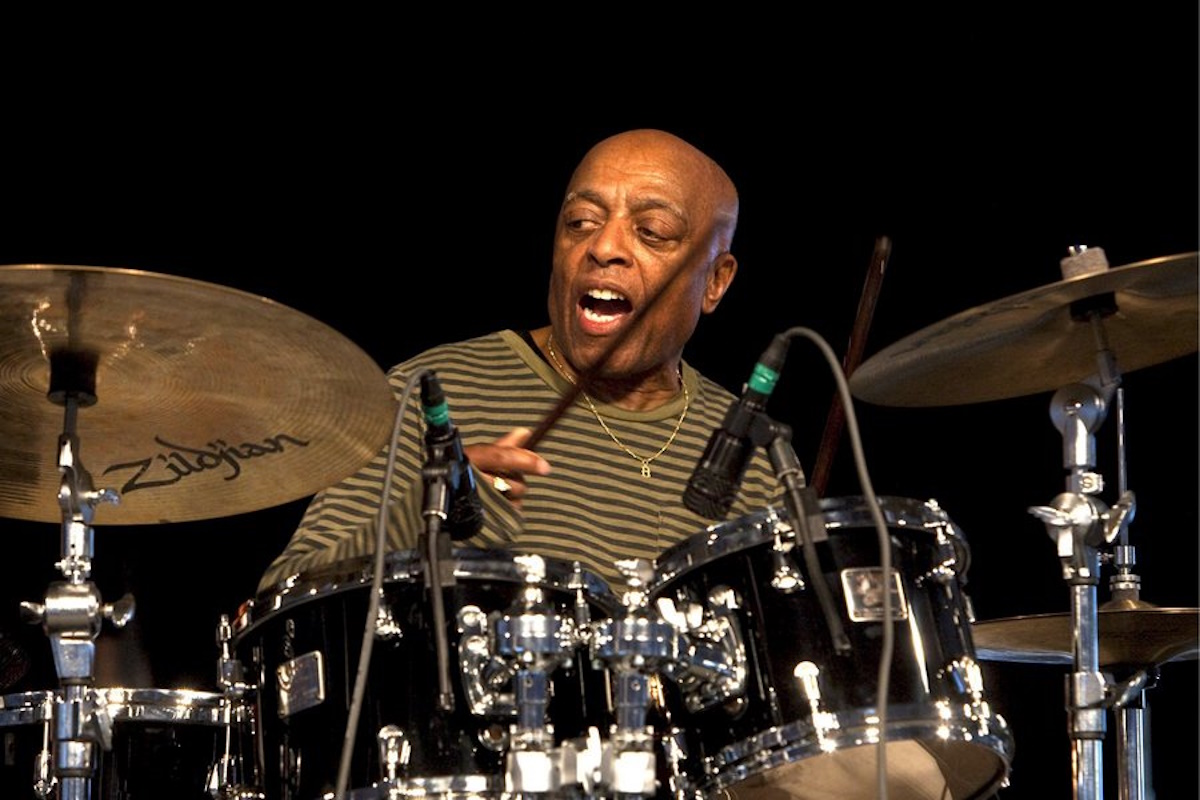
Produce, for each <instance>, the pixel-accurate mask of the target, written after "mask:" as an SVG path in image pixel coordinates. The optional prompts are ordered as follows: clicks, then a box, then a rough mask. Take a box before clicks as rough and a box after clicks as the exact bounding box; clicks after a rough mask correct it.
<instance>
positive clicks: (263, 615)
mask: <svg viewBox="0 0 1200 800" xmlns="http://www.w3.org/2000/svg"><path fill="white" fill-rule="evenodd" d="M518 555H523V554H522V553H520V552H519V551H516V550H511V549H500V548H479V547H459V548H454V549H453V550H452V551H451V555H450V558H449V559H447V562H448V563H453V564H454V577H455V578H456V579H464V580H469V579H472V578H485V579H491V580H497V581H502V582H506V583H513V584H519V583H523V582H524V578H523V577H522V576H521V575H520V574H519V573H517V571H516V569H515V558H516V556H518ZM539 557H540V558H541V559H542V560H543V561H544V562H545V567H546V577H545V579H544V580H542V581H540V582H539V583H538V585H539V586H541V587H543V588H548V589H551V590H557V591H561V592H570V591H574V590H575V588H576V587H575V586H574V585H573V583H572V582H571V578H572V577H573V576H575V575H578V576H579V579H580V580H581V581H582V584H583V585H582V588H583V590H584V594H585V595H586V596H587V598H588V599H589V600H590V601H591V602H594V603H596V604H597V605H598V606H600V607H601V608H602V609H603V610H605V611H606V612H609V613H613V612H615V611H616V610H618V609H619V608H620V607H621V601H620V598H619V597H617V595H616V594H615V593H614V592H613V590H612V589H611V587H609V585H608V583H607V582H606V581H605V580H604V578H602V577H601V576H600V575H599V574H597V573H595V572H593V571H591V570H588V569H584V568H582V567H579V568H578V569H576V565H578V564H579V562H577V561H568V560H567V559H560V558H554V557H551V556H541V555H540V554H539ZM421 561H422V559H421V558H420V556H419V554H418V552H417V551H416V550H413V549H409V550H393V551H391V552H389V553H388V554H387V556H386V558H385V561H384V571H383V572H384V574H383V584H384V586H387V585H388V584H392V583H401V582H412V581H414V580H416V579H418V578H419V577H420V576H421V570H420V565H421ZM373 580H374V557H373V556H369V555H367V556H354V557H352V558H347V559H341V560H338V561H335V562H331V563H329V564H323V565H321V566H319V567H317V568H315V569H312V570H308V571H306V572H302V573H299V574H297V575H294V576H292V577H290V578H287V579H284V580H282V581H279V582H278V583H276V584H275V585H274V586H273V587H272V588H270V589H267V590H264V591H261V592H259V593H258V594H257V595H255V597H254V599H253V600H252V601H248V602H246V603H243V604H242V608H241V611H240V612H239V614H238V616H237V618H236V619H235V621H234V635H235V637H241V636H242V635H244V634H246V633H248V632H249V631H251V630H252V629H254V628H255V627H257V626H258V625H260V624H263V623H265V622H267V621H268V620H270V619H273V618H274V617H275V616H276V615H278V614H280V613H283V612H285V611H287V610H290V609H294V608H297V607H299V606H301V605H304V604H307V603H311V602H315V601H317V600H320V599H323V598H327V597H330V596H334V595H338V594H341V593H343V592H348V591H352V590H355V589H362V588H367V587H369V586H370V585H371V584H372V582H373Z"/></svg>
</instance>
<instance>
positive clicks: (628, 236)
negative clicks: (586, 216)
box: [588, 220, 633, 267]
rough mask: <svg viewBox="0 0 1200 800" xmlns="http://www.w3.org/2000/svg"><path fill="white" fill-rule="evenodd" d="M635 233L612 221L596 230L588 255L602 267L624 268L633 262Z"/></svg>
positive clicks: (618, 222)
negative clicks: (623, 266) (633, 238)
mask: <svg viewBox="0 0 1200 800" xmlns="http://www.w3.org/2000/svg"><path fill="white" fill-rule="evenodd" d="M632 237H633V232H632V231H631V230H629V228H628V227H627V226H626V225H623V224H622V223H621V221H619V220H611V221H609V222H606V223H604V224H603V225H601V226H600V227H599V228H597V229H596V232H595V234H594V235H593V236H592V240H591V243H590V245H589V247H588V253H589V255H591V257H592V259H593V260H594V261H596V263H598V264H599V265H600V266H603V267H610V266H622V265H624V264H629V263H631V262H632V260H633V259H632Z"/></svg>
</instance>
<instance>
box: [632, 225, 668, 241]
mask: <svg viewBox="0 0 1200 800" xmlns="http://www.w3.org/2000/svg"><path fill="white" fill-rule="evenodd" d="M637 231H638V236H641V237H642V238H643V239H645V240H646V241H647V242H665V241H667V239H668V238H669V237H667V236H665V235H663V234H661V233H659V232H658V231H656V230H654V229H653V228H647V227H645V226H644V225H643V226H641V227H639V228H638V229H637Z"/></svg>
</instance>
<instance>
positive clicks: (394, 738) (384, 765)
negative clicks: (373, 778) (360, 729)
mask: <svg viewBox="0 0 1200 800" xmlns="http://www.w3.org/2000/svg"><path fill="white" fill-rule="evenodd" d="M376 739H378V741H379V760H380V772H381V773H382V775H380V778H382V779H383V781H384V782H385V783H387V784H394V783H396V781H397V779H399V777H400V775H401V773H407V771H408V762H409V759H410V758H411V757H412V745H410V744H409V743H408V737H407V736H405V735H404V730H403V729H402V728H400V726H398V725H384V726H383V727H382V728H380V729H379V733H378V734H377V735H376Z"/></svg>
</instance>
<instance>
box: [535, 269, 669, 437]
mask: <svg viewBox="0 0 1200 800" xmlns="http://www.w3.org/2000/svg"><path fill="white" fill-rule="evenodd" d="M688 266H689V265H688V264H686V263H684V264H680V265H679V266H678V267H676V269H675V272H673V273H672V274H671V276H670V277H669V278H667V280H666V281H664V282H663V284H662V286H660V287H658V291H656V292H654V294H652V295H651V296H650V298H649V300H648V301H647V303H646V305H644V306H642V308H641V310H640V311H637V312H635V313H634V316H633V319H631V320H630V321H629V324H627V325H626V326H625V327H623V328H622V329H621V330H619V331H617V335H616V336H614V337H613V338H612V341H610V342H609V344H608V347H606V348H605V349H604V351H603V352H602V353H601V354H600V358H599V359H597V360H596V363H595V364H593V365H592V366H591V367H589V368H588V369H585V370H583V371H581V372H580V373H579V376H578V378H576V380H575V381H574V382H573V383H572V384H571V386H570V387H569V388H568V389H567V392H566V394H564V395H563V396H562V397H561V398H559V401H558V404H557V405H555V406H554V408H553V409H551V410H550V413H549V414H547V415H546V416H545V418H544V419H543V420H542V421H541V423H540V424H539V425H538V426H537V428H536V429H535V430H534V431H533V433H531V434H530V435H529V439H528V440H527V441H526V442H525V444H524V445H522V446H523V447H525V448H526V449H529V450H533V449H535V448H536V447H537V445H538V443H539V442H541V441H542V439H543V437H545V435H546V434H547V433H549V432H550V429H551V428H553V427H554V424H555V423H556V422H558V420H559V418H560V417H561V416H562V415H563V414H565V413H566V412H567V409H568V408H570V407H571V404H572V403H574V402H575V400H576V399H578V397H579V395H581V394H583V392H584V391H585V390H586V389H587V388H589V386H590V384H591V382H592V378H593V376H594V375H596V374H597V373H599V371H600V369H601V368H602V367H603V366H604V365H605V364H607V363H608V360H609V359H610V358H612V354H613V353H615V352H616V351H617V348H619V347H620V346H621V345H622V344H624V342H625V340H626V339H628V338H629V336H630V334H632V333H633V331H634V329H635V328H637V327H638V326H639V325H640V324H641V322H642V319H643V318H644V317H645V316H646V314H647V313H648V312H649V311H650V309H651V308H652V307H653V306H654V304H655V303H657V302H658V300H659V298H660V297H662V296H663V295H664V294H666V292H667V289H668V288H670V286H671V284H673V283H674V282H675V281H676V280H678V279H679V276H680V275H683V274H684V273H685V272H686V271H687V269H688ZM681 379H682V376H681Z"/></svg>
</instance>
